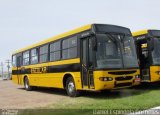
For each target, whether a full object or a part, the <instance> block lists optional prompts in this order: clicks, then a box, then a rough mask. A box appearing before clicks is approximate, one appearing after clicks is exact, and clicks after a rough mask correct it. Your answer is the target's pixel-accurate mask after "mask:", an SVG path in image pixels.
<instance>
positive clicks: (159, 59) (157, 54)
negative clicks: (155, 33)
mask: <svg viewBox="0 0 160 115" xmlns="http://www.w3.org/2000/svg"><path fill="white" fill-rule="evenodd" d="M153 39H154V49H153V51H152V57H153V64H154V65H160V37H156V38H153Z"/></svg>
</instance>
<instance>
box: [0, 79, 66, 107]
mask: <svg viewBox="0 0 160 115" xmlns="http://www.w3.org/2000/svg"><path fill="white" fill-rule="evenodd" d="M68 98H69V97H68V96H67V95H66V93H65V91H64V90H58V89H49V88H37V89H35V90H34V91H25V89H24V88H23V86H19V85H16V84H14V83H12V81H11V80H5V81H3V80H0V108H1V109H2V108H7V109H9V108H12V109H26V108H36V107H45V106H47V105H50V104H56V103H60V101H61V100H63V99H68Z"/></svg>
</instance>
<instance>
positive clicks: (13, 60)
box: [12, 55, 17, 67]
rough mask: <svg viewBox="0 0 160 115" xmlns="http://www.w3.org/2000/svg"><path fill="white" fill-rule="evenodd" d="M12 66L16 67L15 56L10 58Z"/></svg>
mask: <svg viewBox="0 0 160 115" xmlns="http://www.w3.org/2000/svg"><path fill="white" fill-rule="evenodd" d="M12 66H13V67H17V56H16V55H14V56H12Z"/></svg>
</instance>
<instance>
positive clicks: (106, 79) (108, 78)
mask: <svg viewBox="0 0 160 115" xmlns="http://www.w3.org/2000/svg"><path fill="white" fill-rule="evenodd" d="M99 80H100V81H112V80H113V78H112V77H100V78H99Z"/></svg>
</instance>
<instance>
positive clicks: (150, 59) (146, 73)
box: [132, 29, 160, 82]
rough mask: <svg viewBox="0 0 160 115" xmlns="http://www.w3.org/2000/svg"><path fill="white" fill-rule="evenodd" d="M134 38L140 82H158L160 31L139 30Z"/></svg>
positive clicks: (159, 79) (159, 71)
mask: <svg viewBox="0 0 160 115" xmlns="http://www.w3.org/2000/svg"><path fill="white" fill-rule="evenodd" d="M132 34H133V36H134V38H135V44H136V48H137V54H138V59H139V63H140V73H141V81H142V82H156V81H160V30H150V29H148V30H141V31H137V32H133V33H132Z"/></svg>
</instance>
